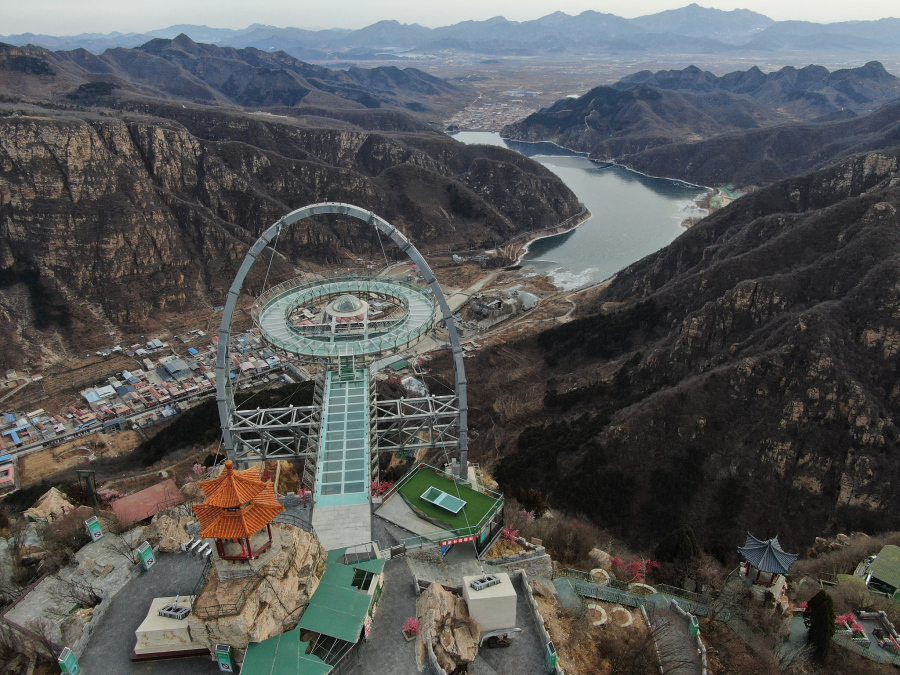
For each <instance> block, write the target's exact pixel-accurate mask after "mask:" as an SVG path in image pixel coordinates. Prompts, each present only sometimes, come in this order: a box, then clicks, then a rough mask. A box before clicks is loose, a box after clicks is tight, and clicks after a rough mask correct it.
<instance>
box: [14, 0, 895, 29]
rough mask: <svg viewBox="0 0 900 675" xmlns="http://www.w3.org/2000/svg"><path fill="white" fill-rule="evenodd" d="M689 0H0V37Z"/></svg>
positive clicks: (833, 10)
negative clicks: (3, 35)
mask: <svg viewBox="0 0 900 675" xmlns="http://www.w3.org/2000/svg"><path fill="white" fill-rule="evenodd" d="M688 2H689V0H593V1H591V0H552V2H548V1H547V0H454V1H453V2H434V1H433V0H432V1H430V2H429V1H427V0H426V1H423V0H266V2H262V3H257V2H250V1H248V0H153V1H152V2H148V1H146V0H128V1H127V2H123V0H27V1H25V2H23V1H22V0H0V34H6V35H11V34H17V33H42V34H48V35H74V34H77V33H108V32H111V31H121V32H123V33H128V32H144V31H148V30H154V29H158V28H166V27H168V26H171V25H175V24H184V23H186V24H202V25H207V26H212V27H215V28H245V27H247V26H248V25H250V24H253V23H262V24H269V25H273V26H282V27H283V26H293V27H299V28H362V27H363V26H368V25H369V24H372V23H375V22H376V21H380V20H382V19H396V20H398V21H400V22H402V23H418V24H421V25H423V26H428V27H430V28H435V27H438V26H446V25H450V24H453V23H458V22H459V21H465V20H467V19H475V20H483V19H489V18H491V17H494V16H505V17H506V18H507V19H510V20H512V21H527V20H530V19H537V18H539V17H542V16H545V15H547V14H550V13H552V12H554V11H563V12H566V13H567V14H579V13H581V12H583V11H585V10H588V9H591V10H594V11H598V12H606V13H610V14H617V15H618V16H623V17H626V18H631V17H635V16H642V15H645V14H655V13H656V12H661V11H664V10H667V9H676V8H678V7H683V6H685V5H687V4H688ZM738 2H739V3H740V4H733V3H729V2H717V1H715V0H712V1H704V2H700V3H699V4H701V5H702V6H704V7H715V8H717V9H724V10H731V9H735V8H736V7H741V8H743V9H750V10H753V11H755V12H759V13H760V14H765V15H766V16H769V17H771V18H773V19H775V20H777V21H784V20H790V19H800V20H806V21H818V22H822V23H830V22H834V21H851V20H864V19H880V18H884V17H890V16H894V17H897V16H900V3H898V0H855V1H854V2H847V1H846V0H787V1H786V0H738Z"/></svg>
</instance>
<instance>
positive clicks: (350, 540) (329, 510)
mask: <svg viewBox="0 0 900 675" xmlns="http://www.w3.org/2000/svg"><path fill="white" fill-rule="evenodd" d="M312 525H313V528H315V530H316V536H318V537H319V541H321V542H322V546H324V547H325V550H326V551H331V550H334V549H336V548H341V547H342V546H355V545H356V544H365V543H368V542H370V541H372V513H371V507H370V506H369V504H368V503H366V504H350V505H346V506H317V507H315V508H314V509H313V514H312Z"/></svg>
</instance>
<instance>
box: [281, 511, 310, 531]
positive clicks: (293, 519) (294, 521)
mask: <svg viewBox="0 0 900 675" xmlns="http://www.w3.org/2000/svg"><path fill="white" fill-rule="evenodd" d="M272 522H273V523H285V524H286V525H293V526H294V527H299V528H300V529H301V530H304V531H305V532H309V533H310V534H315V533H316V531H315V530H314V529H313V526H312V523H310V522H309V521H306V520H303V518H299V517H297V516H294V515H291V514H290V513H279V514H278V515H277V516H275V518H273V519H272Z"/></svg>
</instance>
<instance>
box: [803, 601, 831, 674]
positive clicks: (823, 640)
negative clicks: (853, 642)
mask: <svg viewBox="0 0 900 675" xmlns="http://www.w3.org/2000/svg"><path fill="white" fill-rule="evenodd" d="M834 619H835V613H834V601H833V600H832V599H831V596H830V595H828V593H826V592H825V591H819V592H818V593H816V594H815V595H814V596H813V597H812V598H811V599H810V601H809V603H808V604H807V606H806V609H805V610H804V611H803V621H804V623H806V626H807V627H808V628H809V633H808V634H807V636H806V639H807V640H808V641H809V644H811V645H812V648H813V654H814V656H815V657H816V659H817V660H818V661H825V660H826V659H827V658H828V654H829V653H830V652H831V639H832V638H833V637H834V631H835V629H836V626H835V623H834Z"/></svg>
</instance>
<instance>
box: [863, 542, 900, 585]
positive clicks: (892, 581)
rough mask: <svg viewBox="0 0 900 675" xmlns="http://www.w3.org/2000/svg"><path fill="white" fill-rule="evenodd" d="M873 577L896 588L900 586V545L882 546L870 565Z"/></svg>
mask: <svg viewBox="0 0 900 675" xmlns="http://www.w3.org/2000/svg"><path fill="white" fill-rule="evenodd" d="M869 573H870V574H871V575H872V577H873V578H875V579H878V580H879V581H881V582H882V583H885V584H887V585H888V586H893V587H894V588H900V546H892V545H888V546H885V547H884V548H882V549H881V550H880V551H879V552H878V555H877V556H875V560H873V561H872V564H871V565H870V566H869Z"/></svg>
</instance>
